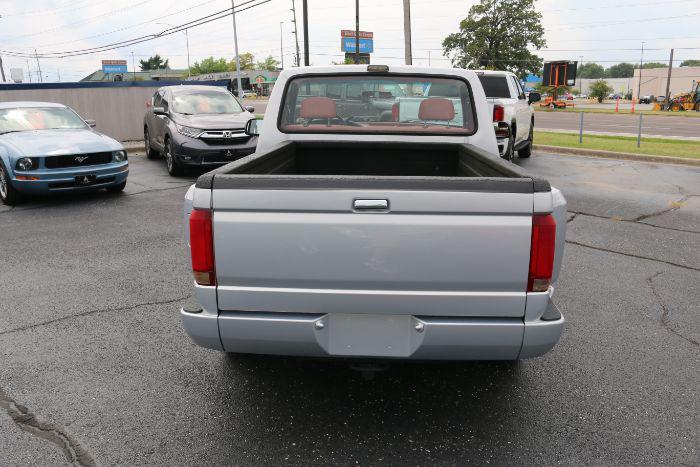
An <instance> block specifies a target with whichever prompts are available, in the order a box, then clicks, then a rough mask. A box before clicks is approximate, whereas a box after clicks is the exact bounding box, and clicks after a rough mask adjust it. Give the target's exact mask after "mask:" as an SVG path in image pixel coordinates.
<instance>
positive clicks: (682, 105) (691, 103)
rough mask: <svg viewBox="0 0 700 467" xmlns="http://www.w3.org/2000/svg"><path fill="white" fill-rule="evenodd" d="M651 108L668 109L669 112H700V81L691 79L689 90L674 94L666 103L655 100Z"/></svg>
mask: <svg viewBox="0 0 700 467" xmlns="http://www.w3.org/2000/svg"><path fill="white" fill-rule="evenodd" d="M653 110H670V111H671V112H681V111H683V110H695V111H696V112H700V81H693V85H692V86H691V88H690V92H682V93H680V94H676V95H675V96H673V97H672V98H671V99H670V101H669V102H668V104H667V103H665V102H663V103H659V102H656V103H655V104H654V108H653Z"/></svg>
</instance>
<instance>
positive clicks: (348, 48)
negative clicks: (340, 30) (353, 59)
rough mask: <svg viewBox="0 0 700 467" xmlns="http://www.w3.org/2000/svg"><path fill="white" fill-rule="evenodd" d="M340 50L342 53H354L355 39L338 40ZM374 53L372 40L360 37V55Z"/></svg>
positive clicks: (344, 38)
mask: <svg viewBox="0 0 700 467" xmlns="http://www.w3.org/2000/svg"><path fill="white" fill-rule="evenodd" d="M340 48H341V50H342V51H343V52H351V53H353V52H355V38H354V37H343V38H342V39H341V40H340ZM372 52H374V40H373V39H363V38H361V37H360V53H363V54H371V53H372Z"/></svg>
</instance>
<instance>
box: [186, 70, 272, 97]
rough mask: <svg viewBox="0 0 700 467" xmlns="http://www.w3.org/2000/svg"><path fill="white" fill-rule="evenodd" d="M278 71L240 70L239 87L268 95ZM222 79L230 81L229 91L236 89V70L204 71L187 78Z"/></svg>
mask: <svg viewBox="0 0 700 467" xmlns="http://www.w3.org/2000/svg"><path fill="white" fill-rule="evenodd" d="M279 74H280V72H279V71H267V70H241V87H243V89H246V90H254V91H255V92H257V93H258V95H260V96H269V95H270V93H271V92H272V88H273V87H274V85H275V81H277V77H278V76H279ZM222 79H227V80H230V81H231V85H230V86H229V89H230V90H231V91H234V92H235V91H236V90H237V86H238V84H237V81H236V72H235V71H223V72H221V73H206V74H203V75H195V76H190V77H189V78H187V80H190V81H212V80H215V81H218V80H222Z"/></svg>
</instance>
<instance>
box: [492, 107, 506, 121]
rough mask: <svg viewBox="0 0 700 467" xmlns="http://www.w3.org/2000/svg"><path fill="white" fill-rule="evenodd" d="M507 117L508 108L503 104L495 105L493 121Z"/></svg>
mask: <svg viewBox="0 0 700 467" xmlns="http://www.w3.org/2000/svg"><path fill="white" fill-rule="evenodd" d="M505 117H506V109H505V108H504V107H503V106H502V105H498V104H496V105H494V106H493V121H494V122H501V121H503V119H504V118H505Z"/></svg>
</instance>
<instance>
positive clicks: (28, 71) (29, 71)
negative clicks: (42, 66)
mask: <svg viewBox="0 0 700 467" xmlns="http://www.w3.org/2000/svg"><path fill="white" fill-rule="evenodd" d="M27 76H28V77H29V82H30V83H31V82H32V70H31V68H29V57H27Z"/></svg>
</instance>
